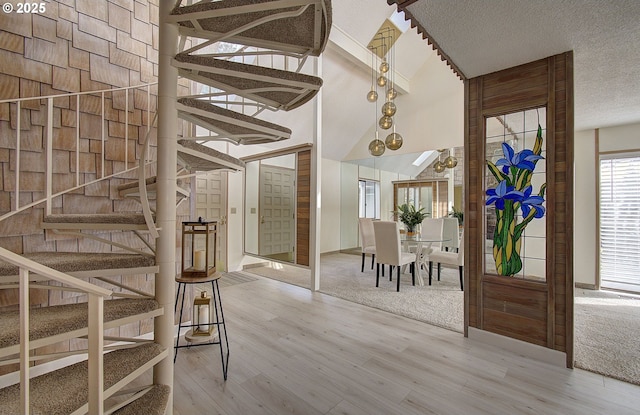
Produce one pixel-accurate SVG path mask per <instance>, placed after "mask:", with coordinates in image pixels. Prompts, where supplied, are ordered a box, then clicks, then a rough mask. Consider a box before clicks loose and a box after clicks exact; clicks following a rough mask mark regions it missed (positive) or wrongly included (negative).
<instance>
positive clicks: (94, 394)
mask: <svg viewBox="0 0 640 415" xmlns="http://www.w3.org/2000/svg"><path fill="white" fill-rule="evenodd" d="M88 338H89V349H88V352H89V361H88V363H89V373H88V377H89V379H88V382H89V385H88V386H89V413H90V414H97V415H102V414H104V403H103V401H104V358H103V349H104V297H102V296H100V295H96V294H89V332H88Z"/></svg>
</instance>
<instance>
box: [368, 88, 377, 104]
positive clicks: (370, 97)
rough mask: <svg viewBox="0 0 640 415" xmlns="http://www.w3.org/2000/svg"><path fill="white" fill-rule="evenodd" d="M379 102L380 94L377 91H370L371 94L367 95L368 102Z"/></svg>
mask: <svg viewBox="0 0 640 415" xmlns="http://www.w3.org/2000/svg"><path fill="white" fill-rule="evenodd" d="M377 100H378V93H377V92H376V91H375V90H373V89H372V90H371V91H369V93H368V94H367V101H369V102H376V101H377Z"/></svg>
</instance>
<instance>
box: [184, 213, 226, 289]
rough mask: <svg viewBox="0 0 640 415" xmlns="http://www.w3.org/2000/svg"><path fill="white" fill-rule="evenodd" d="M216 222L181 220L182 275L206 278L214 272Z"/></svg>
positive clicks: (199, 219)
mask: <svg viewBox="0 0 640 415" xmlns="http://www.w3.org/2000/svg"><path fill="white" fill-rule="evenodd" d="M217 227H218V222H215V221H214V222H207V221H203V220H202V218H198V221H197V222H182V276H183V277H195V278H207V277H209V276H211V275H213V274H214V273H215V272H216V233H217Z"/></svg>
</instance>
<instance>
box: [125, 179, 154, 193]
mask: <svg viewBox="0 0 640 415" xmlns="http://www.w3.org/2000/svg"><path fill="white" fill-rule="evenodd" d="M157 181H158V177H157V176H153V177H148V178H147V180H145V182H146V183H147V186H150V185H152V184H156V182H157ZM137 187H138V181H137V180H136V181H132V182H128V183H123V184H121V185H119V186H118V191H122V190H128V189H135V188H137Z"/></svg>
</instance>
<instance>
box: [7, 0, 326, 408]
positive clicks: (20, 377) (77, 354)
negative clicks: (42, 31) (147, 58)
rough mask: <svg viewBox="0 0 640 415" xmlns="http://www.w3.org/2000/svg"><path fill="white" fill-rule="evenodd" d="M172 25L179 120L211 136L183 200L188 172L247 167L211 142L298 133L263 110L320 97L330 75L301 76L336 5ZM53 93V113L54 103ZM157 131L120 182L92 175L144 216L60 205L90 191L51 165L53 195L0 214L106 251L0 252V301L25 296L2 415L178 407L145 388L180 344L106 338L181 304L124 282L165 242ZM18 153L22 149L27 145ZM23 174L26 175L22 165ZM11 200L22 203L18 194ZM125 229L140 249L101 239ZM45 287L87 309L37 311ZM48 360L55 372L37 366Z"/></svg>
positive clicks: (296, 3) (189, 146)
mask: <svg viewBox="0 0 640 415" xmlns="http://www.w3.org/2000/svg"><path fill="white" fill-rule="evenodd" d="M188 3H191V2H190V1H189V2H188ZM166 20H167V21H168V22H170V23H172V24H176V25H177V26H178V28H179V33H180V41H179V44H180V46H181V48H180V49H181V50H180V52H179V53H178V54H177V55H176V56H175V57H174V59H173V62H172V65H173V66H174V67H175V68H177V69H178V73H179V76H180V77H182V78H186V79H188V80H190V81H191V82H192V84H191V85H194V86H196V87H194V88H193V89H194V90H198V91H199V93H197V94H194V95H190V96H183V97H179V98H178V99H177V102H176V108H177V116H178V117H179V118H180V119H182V120H184V121H185V122H187V123H192V124H195V125H197V126H198V127H199V131H203V130H204V131H206V134H204V135H198V134H195V135H194V136H184V137H179V139H178V142H177V160H178V166H177V173H176V176H177V178H178V186H177V192H176V203H177V204H179V203H182V201H184V200H186V199H187V198H188V197H189V188H188V186H186V185H185V183H187V182H188V180H189V178H190V177H192V176H193V175H195V174H199V173H201V172H206V171H214V170H228V171H242V170H243V168H244V164H243V163H242V162H241V161H240V160H237V159H235V158H233V157H230V156H229V155H227V154H224V153H221V152H219V151H216V150H214V149H213V148H210V147H208V146H206V145H204V142H206V141H212V140H216V141H227V142H232V143H234V144H242V145H247V144H258V143H270V142H275V141H280V140H285V139H287V138H289V137H290V135H291V130H289V129H288V128H286V127H283V126H280V125H277V124H274V123H271V122H268V121H265V120H261V119H260V118H258V115H260V114H261V113H262V112H264V111H279V110H283V111H289V110H292V109H295V108H297V107H299V106H301V105H303V104H305V103H306V102H308V101H309V100H311V99H312V98H313V97H314V96H315V94H316V93H317V92H318V90H319V89H320V87H321V85H322V80H321V79H320V78H318V77H315V76H311V75H307V74H304V73H302V69H303V67H304V64H305V61H306V59H307V58H308V57H309V56H319V55H320V54H321V53H322V51H323V50H324V48H325V46H326V43H327V40H328V37H329V30H330V28H331V4H330V0H223V1H203V2H198V3H196V4H187V5H182V4H181V2H178V4H177V5H176V7H175V8H174V9H173V10H172V11H171V13H170V16H166ZM185 45H188V47H186V46H185ZM220 45H223V47H222V48H221V47H220ZM229 45H232V47H230V46H229ZM290 68H292V69H293V70H291V69H290ZM103 97H104V93H103ZM46 99H48V100H49V106H50V107H49V108H53V98H46V97H45V98H43V100H46ZM78 102H79V100H78ZM17 105H18V106H19V105H20V104H17ZM50 128H52V127H50ZM17 129H18V130H19V129H20V125H18V126H17ZM49 131H52V130H51V129H50V130H49ZM48 135H51V134H48ZM149 137H150V134H148V137H147V139H146V140H145V144H144V146H143V148H144V149H143V151H142V155H141V156H140V158H139V160H138V166H137V168H134V169H131V170H127V171H125V172H124V173H125V174H124V175H122V176H118V175H112V176H104V175H103V176H104V177H102V178H101V179H99V180H97V181H101V180H102V181H110V185H111V186H113V187H114V188H115V189H117V191H116V192H110V195H109V196H108V198H109V199H110V200H125V199H132V200H135V201H137V203H139V209H138V210H137V211H133V212H126V213H122V212H115V211H113V212H106V213H95V212H67V211H65V210H64V209H62V208H60V207H59V204H56V203H55V199H56V198H60V197H64V196H65V195H67V194H72V193H74V192H78V190H79V189H81V188H82V186H81V185H77V186H73V187H71V188H69V189H68V190H67V191H62V192H59V193H56V194H54V193H53V192H52V191H51V187H52V186H51V182H52V181H53V180H55V178H54V177H51V176H52V171H53V168H51V166H49V167H48V168H47V174H48V175H49V177H48V178H47V183H49V185H48V186H47V190H46V192H45V193H46V195H45V197H44V198H43V199H42V200H39V201H35V202H33V203H31V204H29V205H26V206H22V207H20V206H19V205H18V202H16V205H15V209H14V210H13V211H12V212H10V213H9V214H5V215H2V216H0V221H5V220H7V221H9V220H11V219H12V218H15V217H16V216H17V215H19V214H21V213H24V212H25V211H26V210H28V209H33V208H34V207H36V206H39V205H42V204H43V205H45V208H44V209H43V215H42V220H41V224H40V225H41V228H42V232H43V234H44V237H45V239H46V238H47V237H51V236H53V235H56V236H57V235H62V236H64V237H66V238H78V239H91V240H92V241H93V242H95V243H98V244H106V245H107V246H108V248H107V249H104V250H103V251H104V252H30V253H26V254H22V255H19V254H16V253H14V252H11V251H9V250H7V249H4V248H0V294H1V293H2V292H5V291H4V290H13V292H15V293H17V295H18V300H19V301H18V302H19V308H18V307H17V306H16V308H15V309H13V310H9V311H2V312H0V366H4V367H9V368H15V369H16V370H15V371H14V372H13V373H10V374H8V375H4V376H3V378H6V379H9V380H10V382H12V384H10V385H9V386H6V387H4V388H2V389H0V415H1V414H17V413H32V414H62V413H65V414H67V413H72V414H82V413H91V414H103V413H108V414H111V413H114V414H140V413H145V414H164V413H171V412H172V409H171V408H167V403H168V402H171V393H172V392H171V386H172V385H170V384H169V385H161V384H153V383H152V384H143V382H140V381H139V378H140V377H141V375H143V374H145V373H146V372H149V371H151V370H154V368H155V367H156V366H157V365H158V364H160V363H161V362H165V364H166V362H167V359H171V357H172V356H171V353H172V350H171V346H172V345H171V344H160V343H158V342H156V341H154V340H153V338H151V339H149V338H146V337H144V336H143V337H127V336H121V335H113V336H112V335H108V334H105V330H111V331H108V333H111V332H113V331H112V330H114V329H115V330H117V329H118V328H119V327H123V326H125V325H128V324H132V323H136V322H141V321H145V320H147V321H151V320H154V319H155V321H158V319H157V317H159V316H163V315H165V314H167V313H168V314H169V315H171V316H172V315H173V310H171V309H169V310H166V309H165V307H162V306H161V305H160V304H159V302H158V301H157V298H156V293H155V292H154V288H151V289H147V290H144V289H139V288H135V286H132V285H131V284H127V282H126V281H127V280H131V279H136V278H146V277H145V276H146V275H150V274H155V273H157V272H158V266H157V265H156V252H155V241H156V238H157V237H158V235H159V234H158V227H157V225H156V223H155V220H156V218H155V207H154V196H155V192H156V190H157V179H156V178H155V177H153V176H151V177H149V176H150V172H153V171H155V170H157V169H158V168H159V167H158V166H157V165H155V164H154V163H155V161H154V160H149V154H150V152H149ZM15 151H16V152H19V151H20V147H19V145H18V146H17V148H16V149H15ZM18 158H19V156H18ZM164 168H166V167H164ZM134 170H135V173H132V172H134ZM15 174H16V175H18V174H19V167H16V172H15ZM121 177H127V178H128V179H129V180H123V179H122V178H121ZM18 181H19V180H18V179H17V180H16V182H18ZM94 183H95V182H93V183H92V184H94ZM16 192H18V190H16ZM12 197H14V198H15V199H20V195H19V194H16V195H12ZM121 232H127V233H131V234H133V235H135V236H136V237H137V240H138V243H137V244H131V243H123V242H117V240H118V239H119V238H105V237H103V236H100V235H104V234H105V233H107V234H109V233H121ZM43 290H44V291H45V292H47V293H51V292H60V291H61V292H63V293H74V295H81V298H83V299H86V301H82V302H78V303H74V304H65V305H55V306H41V307H37V306H35V305H34V304H30V299H31V298H33V295H34V292H36V291H43ZM63 295H65V294H63ZM156 324H158V323H156ZM156 329H157V327H156ZM67 340H73V341H75V342H76V343H77V344H81V347H78V350H74V351H64V352H58V353H47V354H41V353H38V352H37V351H38V349H40V348H46V347H47V346H52V345H55V344H57V343H59V342H61V341H67ZM45 366H46V367H48V368H49V369H47V370H42V367H45ZM41 372H43V373H41Z"/></svg>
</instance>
